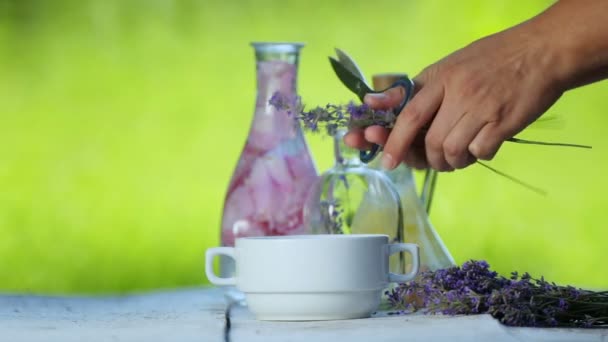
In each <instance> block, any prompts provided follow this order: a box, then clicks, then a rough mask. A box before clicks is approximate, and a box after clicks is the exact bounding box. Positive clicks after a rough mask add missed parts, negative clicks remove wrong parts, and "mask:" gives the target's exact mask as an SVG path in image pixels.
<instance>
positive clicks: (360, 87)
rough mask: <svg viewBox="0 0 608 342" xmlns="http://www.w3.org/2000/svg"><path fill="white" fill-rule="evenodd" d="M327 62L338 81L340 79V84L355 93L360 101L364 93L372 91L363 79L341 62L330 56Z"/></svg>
mask: <svg viewBox="0 0 608 342" xmlns="http://www.w3.org/2000/svg"><path fill="white" fill-rule="evenodd" d="M329 62H330V63H331V66H332V68H333V69H334V72H335V73H336V75H337V76H338V78H339V79H340V81H342V84H344V85H345V86H346V88H348V89H350V91H352V92H353V93H355V94H356V95H357V97H358V98H359V100H361V102H363V98H364V97H365V94H368V93H372V92H373V91H372V90H371V89H370V88H369V87H368V86H367V84H365V82H364V81H363V80H361V79H360V78H359V77H357V76H355V75H354V74H353V73H352V72H350V70H348V69H347V68H346V67H344V66H343V65H342V63H340V62H338V61H337V60H336V59H334V58H332V57H329Z"/></svg>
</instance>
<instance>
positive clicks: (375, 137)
mask: <svg viewBox="0 0 608 342" xmlns="http://www.w3.org/2000/svg"><path fill="white" fill-rule="evenodd" d="M363 132H364V137H365V140H367V141H369V142H372V143H374V144H378V145H380V146H384V145H385V144H386V139H388V135H389V130H388V129H386V128H384V127H382V126H377V125H374V126H369V127H367V128H366V129H365V131H363Z"/></svg>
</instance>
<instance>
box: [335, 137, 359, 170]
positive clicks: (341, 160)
mask: <svg viewBox="0 0 608 342" xmlns="http://www.w3.org/2000/svg"><path fill="white" fill-rule="evenodd" d="M345 134H346V131H345V130H340V131H338V133H336V135H334V158H335V160H336V166H342V167H352V166H361V165H363V163H362V162H361V159H359V150H357V149H354V148H351V147H348V146H346V144H345V143H344V135H345Z"/></svg>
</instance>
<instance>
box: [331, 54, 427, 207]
mask: <svg viewBox="0 0 608 342" xmlns="http://www.w3.org/2000/svg"><path fill="white" fill-rule="evenodd" d="M336 55H337V57H338V59H335V58H333V57H329V61H330V63H331V66H332V68H333V69H334V72H335V73H336V75H337V76H338V78H339V79H340V81H341V82H342V84H344V85H345V86H346V88H348V89H350V91H352V92H353V93H355V95H357V97H358V98H359V100H361V102H363V98H364V97H365V95H366V94H374V93H382V92H385V91H386V90H388V89H392V88H396V87H402V88H403V90H405V96H404V98H403V100H402V101H401V103H400V104H399V106H398V107H397V108H394V109H393V113H394V115H395V116H397V115H399V113H401V111H402V110H403V108H404V107H405V105H406V104H407V103H408V102H409V101H410V100H411V99H412V96H413V94H414V81H412V80H411V79H410V78H409V77H408V76H404V77H401V78H400V79H399V80H397V81H396V82H395V83H393V84H392V85H391V86H390V87H388V88H387V89H384V90H380V91H375V90H373V89H372V88H371V87H370V86H369V85H368V83H367V82H366V81H365V76H364V75H363V73H362V72H361V69H359V67H358V66H357V63H355V61H354V60H353V59H352V58H351V57H350V56H349V55H348V54H346V52H344V51H342V50H340V49H336ZM379 152H380V146H379V145H377V144H374V145H372V148H371V150H369V151H360V152H359V159H360V160H361V161H362V162H363V163H366V164H367V163H369V162H371V161H372V160H374V158H375V157H376V156H377V155H378V153H379ZM436 181H437V171H435V170H433V169H430V168H429V169H427V170H426V175H425V177H424V184H423V187H422V193H421V195H420V199H421V201H422V203H423V204H424V207H425V209H426V212H427V213H429V212H430V210H431V202H432V199H433V193H434V192H435V183H436Z"/></svg>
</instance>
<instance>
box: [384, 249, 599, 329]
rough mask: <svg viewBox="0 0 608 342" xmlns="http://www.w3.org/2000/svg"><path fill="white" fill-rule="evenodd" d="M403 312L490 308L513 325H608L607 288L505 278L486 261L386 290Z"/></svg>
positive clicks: (525, 276) (472, 311) (524, 276)
mask: <svg viewBox="0 0 608 342" xmlns="http://www.w3.org/2000/svg"><path fill="white" fill-rule="evenodd" d="M386 295H387V297H388V300H389V302H390V304H392V306H393V307H394V308H395V309H398V310H402V311H418V310H420V311H422V312H424V313H428V314H445V315H470V314H480V313H488V314H490V315H492V316H493V317H494V318H496V319H498V320H499V321H500V322H501V323H503V324H505V325H510V326H561V327H607V326H608V291H603V292H594V291H588V290H582V289H576V288H574V287H572V286H559V285H556V284H555V283H550V282H548V281H546V280H545V279H544V278H542V277H541V278H540V279H535V278H533V277H531V276H530V275H529V274H528V273H524V274H522V275H519V274H518V273H517V272H513V273H512V274H511V277H510V278H505V277H502V276H500V275H498V274H497V273H496V272H494V271H491V270H490V266H489V265H488V263H487V262H485V261H474V260H471V261H468V262H466V263H464V264H463V265H462V267H451V268H447V269H441V270H437V271H434V272H432V271H427V272H422V273H421V274H419V275H418V277H417V278H416V280H414V281H412V282H410V283H407V284H400V285H399V286H398V287H396V288H394V289H392V290H391V291H387V292H386Z"/></svg>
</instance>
